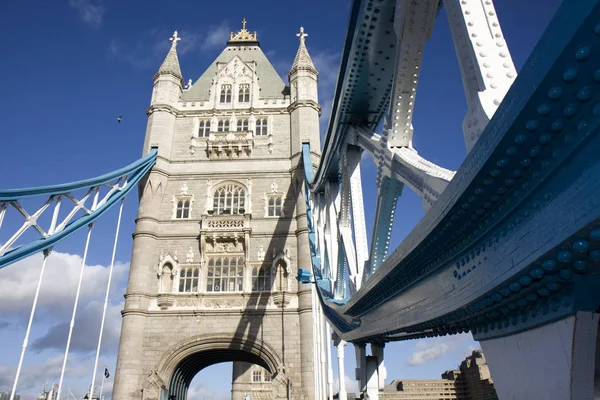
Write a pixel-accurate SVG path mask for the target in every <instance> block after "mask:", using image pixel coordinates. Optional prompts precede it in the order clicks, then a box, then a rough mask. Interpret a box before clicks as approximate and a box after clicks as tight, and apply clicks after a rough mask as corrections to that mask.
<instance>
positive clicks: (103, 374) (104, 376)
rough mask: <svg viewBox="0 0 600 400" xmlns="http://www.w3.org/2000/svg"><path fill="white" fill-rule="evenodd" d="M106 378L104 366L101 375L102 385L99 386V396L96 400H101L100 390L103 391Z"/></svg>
mask: <svg viewBox="0 0 600 400" xmlns="http://www.w3.org/2000/svg"><path fill="white" fill-rule="evenodd" d="M105 378H106V366H104V372H103V373H102V383H101V384H100V395H99V396H98V400H102V389H104V379H105ZM90 400H94V399H90Z"/></svg>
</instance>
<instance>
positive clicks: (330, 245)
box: [324, 182, 340, 286]
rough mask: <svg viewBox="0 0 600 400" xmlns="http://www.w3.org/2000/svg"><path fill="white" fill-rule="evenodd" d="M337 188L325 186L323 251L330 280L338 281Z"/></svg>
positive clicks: (328, 184)
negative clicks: (327, 263) (329, 272)
mask: <svg viewBox="0 0 600 400" xmlns="http://www.w3.org/2000/svg"><path fill="white" fill-rule="evenodd" d="M339 194H340V193H339V186H338V184H337V183H334V182H328V183H327V184H326V186H325V210H324V211H325V227H324V230H325V235H324V236H325V250H326V252H327V259H328V260H329V266H330V268H331V279H332V281H333V282H334V286H335V282H336V281H337V279H338V270H337V268H338V226H337V224H338V218H337V215H338V210H339V204H340V196H339Z"/></svg>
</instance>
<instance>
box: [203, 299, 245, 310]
mask: <svg viewBox="0 0 600 400" xmlns="http://www.w3.org/2000/svg"><path fill="white" fill-rule="evenodd" d="M202 305H203V306H204V307H205V308H241V307H243V305H244V302H243V301H242V300H240V299H204V301H203V304H202Z"/></svg>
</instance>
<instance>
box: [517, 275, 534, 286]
mask: <svg viewBox="0 0 600 400" xmlns="http://www.w3.org/2000/svg"><path fill="white" fill-rule="evenodd" d="M531 282H533V280H532V279H531V278H530V277H529V275H524V276H522V277H520V278H519V283H520V284H521V285H523V286H529V285H531Z"/></svg>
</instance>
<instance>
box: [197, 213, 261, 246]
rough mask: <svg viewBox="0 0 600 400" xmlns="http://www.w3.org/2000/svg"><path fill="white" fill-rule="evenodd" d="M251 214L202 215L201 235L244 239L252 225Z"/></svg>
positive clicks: (215, 237)
mask: <svg viewBox="0 0 600 400" xmlns="http://www.w3.org/2000/svg"><path fill="white" fill-rule="evenodd" d="M250 221H251V216H250V214H243V215H240V214H237V215H236V214H220V215H211V214H205V215H202V217H201V219H200V235H201V236H204V237H206V238H212V239H227V238H228V239H234V238H237V239H242V240H243V239H244V236H245V234H246V233H249V232H250V231H251V230H252V228H251V226H250Z"/></svg>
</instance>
